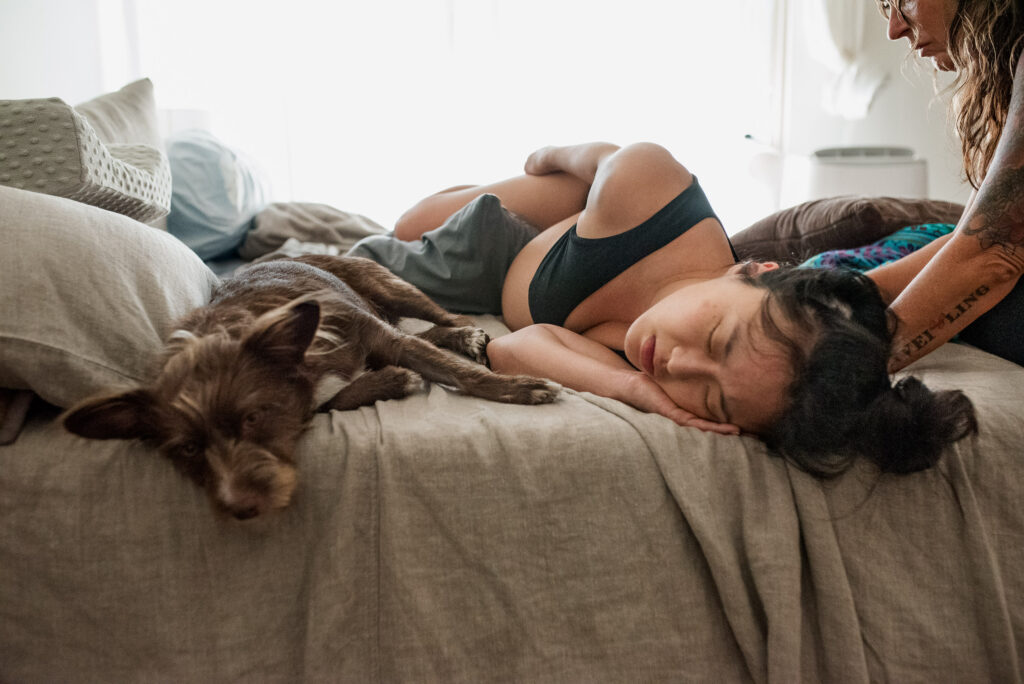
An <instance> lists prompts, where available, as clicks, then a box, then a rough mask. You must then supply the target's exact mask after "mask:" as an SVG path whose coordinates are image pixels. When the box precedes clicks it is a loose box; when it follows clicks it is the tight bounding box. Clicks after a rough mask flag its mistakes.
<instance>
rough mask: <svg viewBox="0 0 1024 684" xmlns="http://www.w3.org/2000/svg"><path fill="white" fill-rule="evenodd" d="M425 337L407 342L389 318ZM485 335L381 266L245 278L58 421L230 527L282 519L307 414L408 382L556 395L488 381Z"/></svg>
mask: <svg viewBox="0 0 1024 684" xmlns="http://www.w3.org/2000/svg"><path fill="white" fill-rule="evenodd" d="M403 317H409V318H419V319H422V320H425V321H429V322H431V323H434V324H435V325H434V327H432V328H430V329H428V330H426V331H425V332H422V333H419V334H418V335H410V334H406V333H404V332H402V331H401V330H399V329H398V328H396V327H395V325H394V324H395V323H396V322H397V321H398V319H399V318H403ZM487 341H488V338H487V335H486V334H485V333H484V331H482V330H480V329H478V328H476V327H473V326H472V324H471V322H470V320H469V319H467V318H464V317H462V316H455V315H452V314H449V313H448V312H446V311H444V310H443V309H441V308H440V307H438V306H437V305H436V304H434V303H433V302H432V301H431V300H430V299H428V298H427V297H426V295H424V294H423V293H422V292H420V291H419V290H417V289H416V288H415V287H413V286H412V285H409V284H408V283H406V282H405V281H403V280H400V279H399V278H397V277H396V276H394V275H392V274H391V272H390V271H388V270H387V269H385V268H384V267H382V266H379V265H378V264H376V263H374V262H372V261H370V260H368V259H360V258H354V257H331V256H307V257H300V258H298V259H288V260H280V261H270V262H266V263H262V264H257V265H255V266H252V267H250V268H248V269H246V270H245V271H243V272H242V273H240V274H239V275H237V276H235V277H233V278H231V279H228V280H225V281H224V282H223V283H222V284H221V285H220V286H219V287H218V288H217V290H216V291H215V292H214V295H213V299H212V301H211V302H210V303H209V304H208V305H206V306H203V307H201V308H199V309H196V310H195V311H193V312H192V313H190V314H188V315H187V316H186V317H185V318H184V319H183V320H182V321H180V323H179V329H178V330H176V331H175V332H174V333H172V334H171V335H170V338H169V339H168V342H167V348H166V351H165V355H164V358H163V366H162V370H161V371H160V374H159V375H158V377H157V378H156V379H155V380H154V381H153V382H152V383H150V384H148V385H145V386H142V387H138V388H135V389H131V390H128V391H123V392H118V393H116V394H106V395H102V396H98V397H93V398H90V399H86V400H85V401H83V402H81V403H80V404H78V405H77V406H75V407H73V408H71V409H70V410H69V411H68V412H67V414H65V416H64V425H65V427H66V428H67V429H68V430H70V431H71V432H73V433H75V434H77V435H81V436H83V437H89V438H92V439H134V438H140V439H143V440H146V441H148V442H149V443H151V444H153V445H154V446H156V447H158V448H159V450H160V451H161V452H162V453H163V454H165V455H166V456H167V457H168V458H170V459H171V461H172V462H173V463H174V464H175V465H176V466H177V467H178V468H179V470H181V472H182V473H184V474H185V475H187V476H188V477H189V478H191V479H192V480H194V481H195V482H196V483H197V484H198V485H199V486H201V487H204V488H205V489H206V490H207V492H208V493H209V495H210V498H211V499H212V501H213V503H214V506H215V508H217V509H219V510H221V511H223V512H225V513H227V514H229V515H232V516H234V517H235V518H239V519H247V518H253V517H255V516H258V515H260V514H262V513H265V512H267V511H269V510H273V509H279V508H284V507H285V506H287V505H288V503H289V502H290V501H291V497H292V493H293V492H294V490H295V484H296V471H295V454H294V452H295V445H296V442H297V441H298V438H299V435H300V434H301V433H302V431H303V430H304V429H305V427H306V425H307V423H308V422H309V421H310V419H311V418H312V417H313V413H314V412H315V411H316V410H317V409H318V408H319V409H321V410H329V409H338V410H346V409H354V408H356V407H359V406H363V405H365V404H371V403H373V402H374V401H377V400H382V399H397V398H400V397H404V396H406V395H408V394H409V393H411V392H414V391H416V390H417V389H419V388H420V387H422V380H421V378H420V376H422V377H423V378H426V379H428V380H431V381H434V382H439V383H443V384H446V385H452V386H454V387H457V388H458V389H460V390H462V391H463V392H465V393H467V394H472V395H474V396H478V397H483V398H485V399H492V400H495V401H503V402H508V403H516V404H543V403H548V402H550V401H553V400H554V398H555V396H556V395H557V393H558V387H557V385H553V384H551V383H549V382H547V381H545V380H540V379H537V378H531V377H527V376H507V375H498V374H496V373H492V372H491V371H489V370H487V369H486V368H484V367H483V366H480V365H477V364H474V363H471V362H469V361H467V360H465V359H462V358H460V357H457V356H455V355H453V354H449V353H446V352H444V351H441V350H440V349H439V348H438V347H445V348H447V349H451V350H453V351H456V352H459V353H461V354H465V355H466V356H469V357H470V358H472V359H474V360H475V361H478V362H479V361H484V360H485V356H484V352H485V349H486V346H487Z"/></svg>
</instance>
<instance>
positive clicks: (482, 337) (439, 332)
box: [416, 325, 491, 368]
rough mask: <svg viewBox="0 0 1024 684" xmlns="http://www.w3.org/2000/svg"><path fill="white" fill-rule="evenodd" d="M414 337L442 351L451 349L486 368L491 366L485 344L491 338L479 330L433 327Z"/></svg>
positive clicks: (468, 327) (464, 327)
mask: <svg viewBox="0 0 1024 684" xmlns="http://www.w3.org/2000/svg"><path fill="white" fill-rule="evenodd" d="M416 337H419V338H421V339H424V340H426V341H427V342H430V343H431V344H433V345H436V346H438V347H441V348H442V349H451V350H452V351H453V352H456V353H458V354H462V355H463V356H467V357H469V358H470V359H472V360H473V361H476V362H477V363H482V364H484V365H485V366H487V367H488V368H490V366H491V364H490V362H489V361H488V360H487V343H488V342H490V341H491V338H490V336H489V335H488V334H487V333H486V332H484V331H483V330H481V329H480V328H475V327H473V326H471V325H470V326H463V327H460V328H448V327H445V326H441V325H435V326H434V327H433V328H428V329H426V330H424V331H423V332H421V333H417V334H416Z"/></svg>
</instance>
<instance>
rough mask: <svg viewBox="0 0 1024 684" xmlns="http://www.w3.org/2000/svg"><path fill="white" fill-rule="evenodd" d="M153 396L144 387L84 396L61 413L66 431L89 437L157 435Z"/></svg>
mask: <svg viewBox="0 0 1024 684" xmlns="http://www.w3.org/2000/svg"><path fill="white" fill-rule="evenodd" d="M153 405H154V402H153V397H152V395H151V394H150V393H149V392H147V391H146V390H144V389H135V390H130V391H128V392H121V393H119V394H113V395H107V396H100V397H94V398H92V399H86V400H84V401H82V402H81V403H79V404H78V405H76V406H73V407H72V408H71V409H70V410H69V411H68V412H67V413H65V414H64V418H63V422H64V427H65V428H66V429H67V430H68V432H71V433H74V434H76V435H79V436H81V437H87V438H88V439H136V438H138V439H147V438H150V437H155V436H156V426H155V420H154V414H153Z"/></svg>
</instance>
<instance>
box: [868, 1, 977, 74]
mask: <svg viewBox="0 0 1024 684" xmlns="http://www.w3.org/2000/svg"><path fill="white" fill-rule="evenodd" d="M876 1H877V2H878V7H879V9H881V11H882V14H883V15H884V16H885V17H887V18H888V20H889V40H899V39H900V38H906V39H907V40H908V41H909V42H910V49H911V50H917V52H918V54H920V55H921V56H922V57H930V58H931V59H932V62H934V64H935V66H936V67H937V68H938V69H941V70H942V71H952V70H953V60H952V59H950V57H949V52H948V50H949V44H948V40H949V26H950V24H952V23H953V17H954V15H955V14H956V4H957V3H956V0H902V2H900V1H899V0H876Z"/></svg>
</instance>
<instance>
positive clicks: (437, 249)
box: [348, 195, 538, 315]
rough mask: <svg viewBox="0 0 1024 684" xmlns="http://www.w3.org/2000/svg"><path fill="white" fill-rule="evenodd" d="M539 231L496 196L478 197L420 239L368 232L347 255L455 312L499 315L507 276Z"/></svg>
mask: <svg viewBox="0 0 1024 684" xmlns="http://www.w3.org/2000/svg"><path fill="white" fill-rule="evenodd" d="M537 233H538V229H537V228H535V227H534V226H532V225H530V224H529V223H527V222H526V221H524V220H523V219H521V218H519V217H518V216H516V215H515V214H512V213H511V212H509V211H508V210H506V209H505V208H504V207H502V206H501V201H500V200H499V199H498V198H497V196H495V195H480V196H479V197H477V198H476V199H474V200H473V201H472V202H470V203H469V204H467V205H466V206H464V207H463V208H462V209H460V210H459V211H457V212H455V213H454V214H452V216H451V217H450V218H449V219H448V220H447V221H445V223H444V225H442V226H441V227H440V228H435V229H434V230H432V231H430V232H428V233H424V234H423V237H422V238H420V241H419V242H403V241H402V240H398V239H396V238H394V237H392V236H391V235H372V236H370V237H367V238H363V239H362V240H360V241H359V242H357V243H356V244H355V245H354V246H353V247H352V249H350V250H349V251H348V256H358V257H365V258H367V259H372V260H373V261H376V262H377V263H378V264H381V265H382V266H385V267H387V269H388V270H390V271H391V272H392V273H394V274H395V275H397V276H398V277H399V278H402V279H403V280H405V281H406V282H409V283H412V284H413V285H415V286H416V287H418V288H419V289H421V290H422V291H423V292H424V293H425V294H426V295H427V296H428V297H430V298H431V299H433V300H434V301H435V302H437V304H438V305H440V306H441V307H443V308H444V309H446V310H448V311H451V312H453V313H460V314H495V315H501V288H502V285H503V284H504V283H505V274H506V273H507V272H508V268H509V266H511V265H512V260H513V259H515V257H516V255H517V254H519V251H520V250H521V249H522V248H523V247H525V246H526V243H527V242H529V241H530V240H532V239H533V238H534V237H536V235H537Z"/></svg>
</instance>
